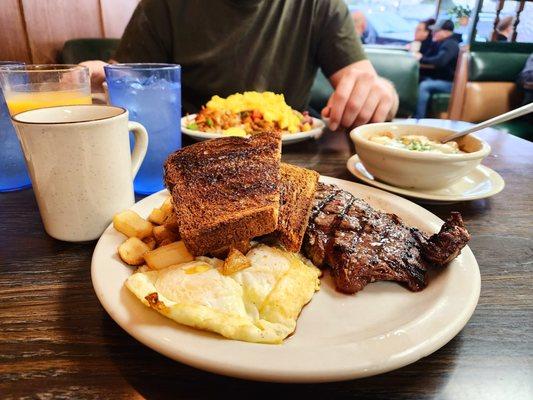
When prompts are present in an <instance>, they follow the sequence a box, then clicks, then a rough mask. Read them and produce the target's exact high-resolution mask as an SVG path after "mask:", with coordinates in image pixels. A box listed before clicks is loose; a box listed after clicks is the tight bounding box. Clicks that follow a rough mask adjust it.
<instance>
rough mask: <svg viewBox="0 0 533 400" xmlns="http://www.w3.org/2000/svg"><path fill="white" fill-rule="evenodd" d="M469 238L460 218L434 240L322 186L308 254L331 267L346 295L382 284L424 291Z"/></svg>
mask: <svg viewBox="0 0 533 400" xmlns="http://www.w3.org/2000/svg"><path fill="white" fill-rule="evenodd" d="M469 239H470V235H469V234H468V232H467V231H466V229H465V228H464V225H463V221H462V219H461V216H460V215H459V214H458V213H452V216H451V218H450V219H448V221H447V222H446V223H445V224H444V226H443V228H442V229H441V232H439V233H438V234H435V235H433V236H431V237H430V238H428V237H427V236H426V235H425V234H423V233H422V232H420V231H419V230H418V229H416V228H410V227H408V226H406V225H404V224H403V223H402V221H401V220H400V219H399V218H398V217H397V216H396V215H394V214H387V213H384V212H381V211H377V210H374V209H373V208H372V207H371V206H370V205H368V204H367V203H366V202H364V201H363V200H361V199H358V198H356V197H355V196H353V195H352V194H350V193H348V192H346V191H344V190H341V189H339V188H338V187H336V186H334V185H326V184H323V183H319V186H318V188H317V192H316V194H315V201H314V204H313V209H312V212H311V217H310V219H309V225H308V227H307V232H306V236H305V239H304V246H303V249H304V252H305V253H306V255H307V256H308V257H309V258H310V259H311V261H312V262H313V263H314V264H315V265H317V266H319V267H322V268H324V267H327V266H329V267H330V268H331V275H332V277H333V280H334V282H335V286H336V288H337V290H339V291H340V292H343V293H356V292H358V291H359V290H361V289H363V288H364V287H365V286H366V285H367V284H368V283H370V282H374V281H378V280H388V281H397V282H400V283H401V284H403V285H405V286H406V287H407V288H408V289H410V290H412V291H419V290H422V289H423V288H425V287H426V285H427V270H428V268H429V267H430V266H437V265H445V264H446V263H448V262H449V261H451V260H452V259H453V258H455V257H456V256H457V255H458V254H459V252H460V250H461V248H462V247H464V245H465V244H466V242H467V241H468V240H469Z"/></svg>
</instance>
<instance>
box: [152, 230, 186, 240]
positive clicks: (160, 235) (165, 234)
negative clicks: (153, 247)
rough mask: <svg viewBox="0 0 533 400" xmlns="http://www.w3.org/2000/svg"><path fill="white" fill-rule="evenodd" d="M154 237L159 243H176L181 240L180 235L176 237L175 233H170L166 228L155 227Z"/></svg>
mask: <svg viewBox="0 0 533 400" xmlns="http://www.w3.org/2000/svg"><path fill="white" fill-rule="evenodd" d="M153 232H154V237H155V240H156V241H157V243H161V242H163V241H164V240H169V241H170V242H175V241H177V240H179V238H180V237H179V235H176V234H175V233H174V232H172V231H169V230H168V229H167V228H165V227H164V226H154V231H153Z"/></svg>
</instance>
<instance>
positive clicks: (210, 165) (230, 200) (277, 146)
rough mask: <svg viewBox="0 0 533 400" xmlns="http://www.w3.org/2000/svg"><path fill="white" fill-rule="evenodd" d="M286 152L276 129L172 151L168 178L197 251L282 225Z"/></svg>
mask: <svg viewBox="0 0 533 400" xmlns="http://www.w3.org/2000/svg"><path fill="white" fill-rule="evenodd" d="M280 158H281V136H280V135H279V134H278V133H270V132H269V133H263V134H258V135H255V136H252V137H251V138H238V137H227V138H221V139H214V140H209V141H205V142H200V143H196V144H194V145H191V146H188V147H186V148H184V149H182V150H178V151H177V152H175V153H173V154H171V155H170V156H169V157H168V159H167V161H166V162H165V166H164V168H165V183H166V185H167V187H168V189H169V191H170V192H171V194H172V198H173V204H174V210H175V212H176V217H177V220H178V221H179V232H180V236H181V237H182V239H183V241H184V242H185V245H186V246H187V248H188V249H189V251H190V252H191V253H192V254H194V255H204V254H207V253H209V252H210V251H216V250H219V249H221V248H224V247H227V246H230V245H232V244H236V243H238V242H242V241H246V240H249V239H251V238H253V237H255V236H260V235H263V234H266V233H269V232H272V231H274V230H275V229H276V227H277V223H278V214H279V199H280V197H279V164H280Z"/></svg>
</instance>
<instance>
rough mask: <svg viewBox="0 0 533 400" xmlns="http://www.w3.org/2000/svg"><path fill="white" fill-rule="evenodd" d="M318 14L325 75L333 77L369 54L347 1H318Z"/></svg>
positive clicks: (318, 53)
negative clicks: (359, 35)
mask: <svg viewBox="0 0 533 400" xmlns="http://www.w3.org/2000/svg"><path fill="white" fill-rule="evenodd" d="M315 18H316V19H315V27H314V28H315V32H316V35H315V37H316V38H317V42H318V43H317V49H316V60H317V64H318V66H320V68H322V70H323V72H324V75H326V76H327V77H330V76H331V75H332V74H334V73H335V72H337V71H338V70H340V69H342V68H344V67H346V66H348V65H350V64H353V63H354V62H357V61H361V60H364V59H365V58H366V57H365V52H364V50H363V46H362V44H361V39H360V38H359V37H358V36H357V34H356V32H355V26H354V23H353V20H352V17H351V15H350V12H349V11H348V7H347V6H346V4H345V3H344V1H342V0H323V1H319V2H317V10H316V17H315Z"/></svg>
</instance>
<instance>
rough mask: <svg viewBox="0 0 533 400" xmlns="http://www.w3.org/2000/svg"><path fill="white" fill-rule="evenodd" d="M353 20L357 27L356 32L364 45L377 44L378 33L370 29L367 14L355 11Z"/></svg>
mask: <svg viewBox="0 0 533 400" xmlns="http://www.w3.org/2000/svg"><path fill="white" fill-rule="evenodd" d="M352 19H353V23H354V25H355V32H356V33H357V36H359V37H360V38H361V41H362V42H363V44H374V43H376V33H375V32H374V31H372V30H371V29H370V28H369V26H368V21H367V19H366V17H365V14H363V12H362V11H354V12H353V13H352Z"/></svg>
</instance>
